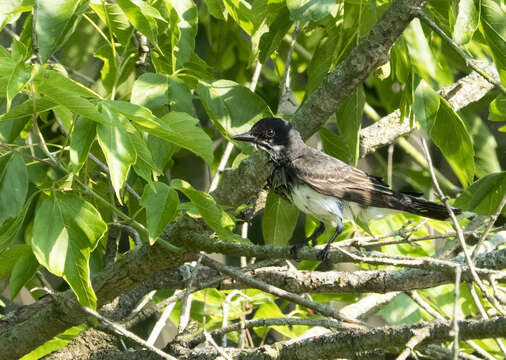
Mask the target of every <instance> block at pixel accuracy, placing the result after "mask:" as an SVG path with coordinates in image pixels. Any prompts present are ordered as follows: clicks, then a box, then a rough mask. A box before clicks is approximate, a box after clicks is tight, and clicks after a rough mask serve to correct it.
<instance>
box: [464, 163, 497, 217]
mask: <svg viewBox="0 0 506 360" xmlns="http://www.w3.org/2000/svg"><path fill="white" fill-rule="evenodd" d="M505 194H506V171H502V172H499V173H493V174H489V175H487V176H484V177H482V178H481V179H479V180H478V181H476V182H474V183H473V184H471V186H469V187H468V188H467V189H466V190H465V191H464V192H463V193H462V194H461V195H460V196H459V197H458V198H457V200H455V206H456V207H458V208H461V209H464V210H467V211H472V212H474V213H476V214H478V215H492V214H494V213H495V212H496V210H497V207H498V206H499V203H500V202H501V200H502V199H503V197H504V195H505ZM502 213H503V214H506V208H503V211H502Z"/></svg>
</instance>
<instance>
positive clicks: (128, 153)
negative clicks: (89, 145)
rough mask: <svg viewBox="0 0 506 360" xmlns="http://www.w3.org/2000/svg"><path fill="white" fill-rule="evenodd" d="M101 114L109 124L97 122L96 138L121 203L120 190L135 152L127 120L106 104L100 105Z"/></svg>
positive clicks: (133, 161)
mask: <svg viewBox="0 0 506 360" xmlns="http://www.w3.org/2000/svg"><path fill="white" fill-rule="evenodd" d="M102 115H103V116H104V118H105V119H106V120H107V122H108V123H110V124H111V125H104V124H98V125H97V139H98V143H99V145H100V147H101V148H102V152H103V153H104V155H105V159H106V161H107V166H108V167H109V174H110V177H111V183H112V186H113V188H114V191H115V192H116V197H117V198H118V201H119V202H120V203H122V201H121V196H120V191H121V189H122V188H123V185H124V184H125V181H126V178H127V176H128V171H129V170H130V167H131V166H132V165H133V164H134V163H135V160H136V157H137V154H136V152H135V147H134V146H133V145H132V143H131V142H130V137H129V136H128V132H127V128H128V125H129V123H128V120H127V119H125V118H124V117H123V116H122V115H121V114H117V113H116V112H114V111H112V110H111V109H109V108H108V107H107V106H102Z"/></svg>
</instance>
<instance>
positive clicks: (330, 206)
mask: <svg viewBox="0 0 506 360" xmlns="http://www.w3.org/2000/svg"><path fill="white" fill-rule="evenodd" d="M232 139H234V140H239V141H248V142H251V143H253V144H255V145H256V146H258V147H260V148H261V149H262V150H264V151H266V152H267V154H268V155H269V158H270V160H271V161H272V163H273V164H274V168H273V171H272V174H271V176H270V179H269V183H270V185H271V188H272V189H273V190H274V191H275V192H276V193H278V194H279V195H281V196H282V197H283V198H285V199H287V200H289V201H290V202H292V203H293V204H294V205H295V206H296V207H297V208H299V210H301V211H303V212H305V213H307V214H311V215H312V216H314V217H315V218H316V219H318V220H319V221H320V224H319V226H318V227H317V228H316V230H315V231H314V232H313V234H311V236H309V237H308V238H307V239H306V240H305V241H304V242H302V243H299V244H297V245H295V246H294V247H293V248H292V253H293V255H294V257H296V256H297V250H298V249H299V248H300V247H301V246H304V245H305V244H307V243H308V242H309V241H311V242H314V240H315V239H316V238H317V237H318V236H320V235H321V234H322V233H323V231H324V230H325V225H330V226H332V227H335V229H336V230H335V232H334V234H333V235H332V237H331V238H330V239H329V241H328V242H327V245H326V246H325V248H324V249H323V250H322V251H321V252H320V254H319V256H318V257H319V258H320V259H321V260H323V261H324V260H325V259H326V258H327V255H328V251H329V248H330V244H331V243H332V241H334V239H335V238H336V237H337V236H338V235H339V234H340V233H341V231H342V230H343V218H354V219H356V220H359V221H361V222H362V223H364V222H367V221H368V220H369V219H372V218H377V217H381V216H382V215H384V212H385V211H384V210H380V209H379V208H382V209H392V210H397V211H405V212H409V213H412V214H416V215H420V216H424V217H428V218H431V219H437V220H445V219H447V218H448V217H449V214H448V211H447V210H446V208H445V207H444V206H443V205H440V204H437V203H434V202H432V201H427V200H425V199H420V198H417V197H415V196H413V195H410V194H405V193H401V192H397V191H394V190H392V189H390V188H389V186H388V185H387V184H385V183H384V182H383V181H382V179H381V178H379V177H375V176H371V175H368V174H367V173H365V172H364V171H362V170H359V169H357V168H355V167H353V166H350V165H348V164H346V163H344V162H342V161H340V160H338V159H336V158H333V157H331V156H329V155H327V154H325V153H323V152H321V151H319V150H317V149H315V148H312V147H310V146H308V145H306V144H305V143H304V141H303V140H302V137H301V136H300V134H299V132H298V131H297V130H295V129H294V128H293V127H292V126H291V125H290V124H289V123H288V122H287V121H285V120H283V119H280V118H264V119H262V120H259V121H258V122H257V123H256V124H255V125H254V126H253V127H252V128H251V129H250V131H248V132H246V133H244V134H241V135H237V136H234V137H233V138H232ZM454 211H455V213H457V214H459V213H460V212H461V211H460V210H459V209H454Z"/></svg>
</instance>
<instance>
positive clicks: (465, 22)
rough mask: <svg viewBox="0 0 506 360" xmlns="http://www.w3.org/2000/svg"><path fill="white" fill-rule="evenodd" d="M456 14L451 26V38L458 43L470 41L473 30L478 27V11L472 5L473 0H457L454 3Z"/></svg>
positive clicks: (462, 43)
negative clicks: (452, 26) (453, 23)
mask: <svg viewBox="0 0 506 360" xmlns="http://www.w3.org/2000/svg"><path fill="white" fill-rule="evenodd" d="M456 7H457V14H456V16H455V17H456V20H455V26H454V28H453V38H454V39H455V42H456V43H457V44H459V45H464V44H467V43H468V42H469V41H471V39H472V37H473V34H474V32H475V30H476V29H477V28H478V21H479V13H478V10H477V9H476V6H474V0H458V3H457V4H456Z"/></svg>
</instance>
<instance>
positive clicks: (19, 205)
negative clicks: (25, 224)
mask: <svg viewBox="0 0 506 360" xmlns="http://www.w3.org/2000/svg"><path fill="white" fill-rule="evenodd" d="M27 193H28V172H27V170H26V165H25V162H24V160H23V156H22V155H19V154H15V153H13V154H12V155H11V156H10V157H9V159H8V160H7V163H6V164H5V166H4V167H3V169H2V168H0V224H2V223H3V222H4V221H5V220H6V219H8V218H11V217H12V218H14V217H16V216H18V215H19V213H20V212H21V210H22V209H23V206H24V204H25V199H26V195H27Z"/></svg>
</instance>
